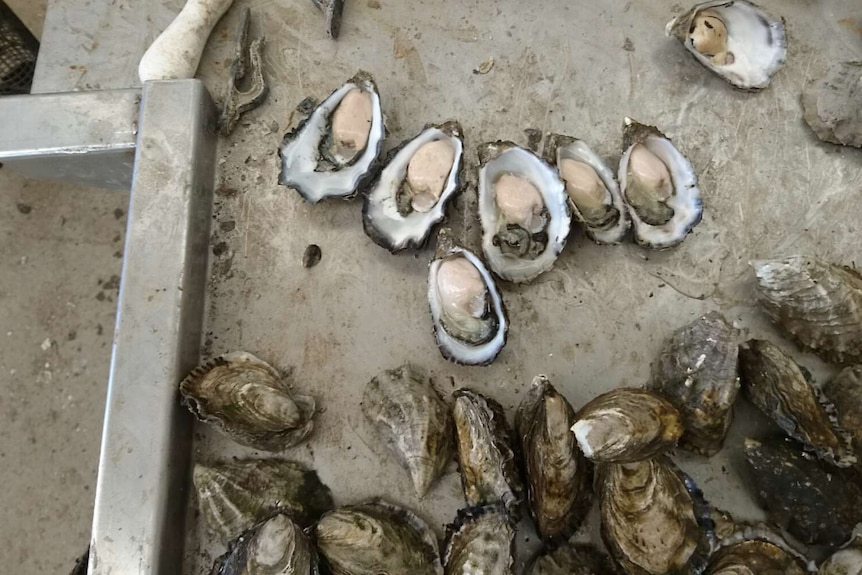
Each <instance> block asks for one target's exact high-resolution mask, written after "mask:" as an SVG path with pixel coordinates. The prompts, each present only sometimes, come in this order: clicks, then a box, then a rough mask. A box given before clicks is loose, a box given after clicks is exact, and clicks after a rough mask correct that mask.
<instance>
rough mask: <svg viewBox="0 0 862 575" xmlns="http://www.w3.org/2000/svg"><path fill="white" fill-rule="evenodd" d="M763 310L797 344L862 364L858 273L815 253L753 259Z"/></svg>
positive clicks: (834, 358)
mask: <svg viewBox="0 0 862 575" xmlns="http://www.w3.org/2000/svg"><path fill="white" fill-rule="evenodd" d="M751 265H752V266H754V273H755V274H756V275H757V282H758V286H757V289H758V296H759V299H760V303H761V304H763V309H764V310H765V311H766V314H767V315H768V316H769V318H770V319H771V320H772V322H773V323H774V324H775V325H776V326H778V328H779V329H781V330H782V331H783V332H784V333H785V334H787V335H788V336H790V338H791V339H793V340H795V341H796V343H797V344H799V345H800V346H801V347H803V348H806V349H810V350H811V351H813V352H814V353H816V354H817V355H819V356H820V357H822V358H823V359H824V360H826V361H829V362H833V363H842V364H843V363H862V276H860V275H859V273H858V272H857V271H856V270H854V269H851V268H847V267H839V266H835V265H832V264H829V263H826V262H824V261H823V260H819V259H817V258H813V257H806V256H791V257H788V258H784V259H782V260H763V261H756V262H752V264H751Z"/></svg>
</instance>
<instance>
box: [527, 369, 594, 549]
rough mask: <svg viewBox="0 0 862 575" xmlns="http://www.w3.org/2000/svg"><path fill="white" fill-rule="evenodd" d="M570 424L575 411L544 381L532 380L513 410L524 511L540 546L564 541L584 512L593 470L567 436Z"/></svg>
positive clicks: (581, 518)
mask: <svg viewBox="0 0 862 575" xmlns="http://www.w3.org/2000/svg"><path fill="white" fill-rule="evenodd" d="M574 422H575V411H574V410H573V409H572V406H571V405H569V402H568V401H566V398H565V397H563V396H562V395H560V394H559V393H558V392H557V390H556V389H554V386H553V385H551V384H550V382H548V378H546V377H545V376H544V375H539V376H537V377H536V378H534V379H533V386H532V389H531V390H530V393H529V394H528V395H527V397H525V398H524V400H523V401H522V402H521V405H520V406H519V407H518V413H517V416H516V418H515V431H516V433H517V435H518V438H519V439H520V441H521V452H522V453H523V456H524V468H525V471H526V474H527V477H526V479H527V495H528V499H529V502H530V512H531V514H532V516H533V520H534V521H535V523H536V530H537V531H538V533H539V535H540V536H541V538H542V539H543V540H545V541H562V540H565V539H567V538H568V537H569V536H570V535H572V533H574V532H575V531H576V530H577V529H578V527H579V526H580V524H581V522H582V521H583V520H584V517H585V516H586V514H587V512H588V511H589V509H590V503H591V501H590V500H591V497H592V494H593V493H592V491H593V490H592V482H593V469H592V464H591V463H590V462H589V461H588V460H587V459H586V458H585V457H584V454H583V453H581V450H580V449H579V448H578V444H577V442H576V441H575V436H574V435H573V434H572V433H571V432H570V431H569V429H570V428H571V427H572V424H574Z"/></svg>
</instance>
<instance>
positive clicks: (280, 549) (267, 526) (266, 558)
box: [211, 513, 318, 575]
mask: <svg viewBox="0 0 862 575" xmlns="http://www.w3.org/2000/svg"><path fill="white" fill-rule="evenodd" d="M317 573H318V570H317V552H316V551H315V550H314V547H313V546H312V545H311V542H309V540H308V538H307V537H306V536H305V533H303V532H302V529H300V528H299V526H298V525H297V524H296V523H294V522H293V521H291V520H290V517H288V516H287V515H284V514H282V513H277V514H275V515H273V516H272V517H270V518H268V519H265V520H263V521H261V522H260V523H258V524H257V525H255V526H253V527H251V528H250V529H249V530H248V531H246V532H244V533H243V534H242V535H240V536H239V537H237V538H236V539H235V540H233V541H231V542H230V545H229V546H228V551H227V553H225V554H224V555H222V556H221V557H219V558H218V559H216V561H215V564H214V565H213V568H212V571H211V575H317Z"/></svg>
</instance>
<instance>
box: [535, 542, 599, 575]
mask: <svg viewBox="0 0 862 575" xmlns="http://www.w3.org/2000/svg"><path fill="white" fill-rule="evenodd" d="M611 573H615V568H614V566H613V565H612V564H611V561H610V559H609V558H608V556H607V555H605V554H604V553H601V552H599V550H598V549H596V548H595V547H593V546H592V545H584V544H575V543H565V544H563V545H561V546H560V547H558V548H557V549H555V550H553V551H548V552H545V553H542V554H541V555H539V556H537V557H536V558H535V559H534V561H533V563H532V564H531V565H530V567H529V568H527V570H526V575H609V574H611Z"/></svg>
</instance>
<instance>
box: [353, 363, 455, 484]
mask: <svg viewBox="0 0 862 575" xmlns="http://www.w3.org/2000/svg"><path fill="white" fill-rule="evenodd" d="M362 413H364V414H365V417H367V418H368V420H369V421H370V422H371V423H372V425H374V427H375V429H376V430H377V432H378V434H380V436H381V437H382V438H383V440H384V441H385V442H386V443H387V444H388V445H389V449H390V450H391V451H392V453H393V454H395V457H396V458H397V459H398V462H399V463H400V464H401V466H402V467H404V468H405V469H407V471H408V472H409V473H410V478H411V479H412V480H413V486H414V488H415V489H416V494H417V495H418V496H419V497H423V496H424V495H425V493H427V492H428V489H429V488H430V487H431V485H432V484H433V483H434V482H435V481H437V478H439V477H440V476H441V475H442V474H443V471H444V469H445V468H446V464H447V463H449V461H451V460H452V457H453V455H454V430H453V428H452V415H451V414H450V413H449V408H448V407H447V406H446V404H445V403H443V400H442V399H440V396H439V395H437V392H436V391H434V388H433V387H431V382H430V381H429V380H428V379H426V378H422V377H420V376H419V374H418V373H416V371H415V370H414V369H413V367H412V366H410V365H403V366H401V367H399V368H397V369H392V370H388V371H384V372H383V373H381V374H380V375H378V376H377V377H375V378H374V379H372V380H371V381H369V382H368V384H367V385H366V386H365V393H364V394H363V395H362Z"/></svg>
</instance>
